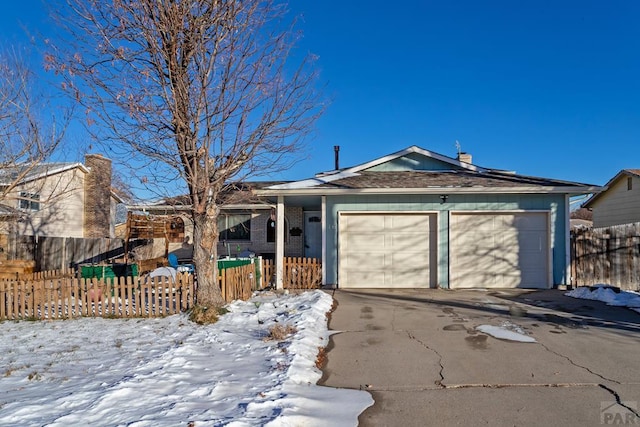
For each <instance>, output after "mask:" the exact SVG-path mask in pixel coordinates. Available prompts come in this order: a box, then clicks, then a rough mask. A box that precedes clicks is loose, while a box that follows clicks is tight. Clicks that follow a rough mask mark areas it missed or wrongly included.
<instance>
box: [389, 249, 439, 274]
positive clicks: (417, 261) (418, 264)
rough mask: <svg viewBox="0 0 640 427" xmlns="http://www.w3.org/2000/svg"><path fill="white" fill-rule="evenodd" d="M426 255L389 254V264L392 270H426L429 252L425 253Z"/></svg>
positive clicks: (428, 264) (428, 265) (427, 268)
mask: <svg viewBox="0 0 640 427" xmlns="http://www.w3.org/2000/svg"><path fill="white" fill-rule="evenodd" d="M425 255H426V257H424V256H421V257H417V256H405V255H404V254H391V256H390V257H389V258H390V259H391V263H392V264H391V265H392V266H393V270H394V271H395V270H400V271H423V272H424V271H428V270H429V267H430V263H429V253H428V252H427V253H425Z"/></svg>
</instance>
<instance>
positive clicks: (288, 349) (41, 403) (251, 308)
mask: <svg viewBox="0 0 640 427" xmlns="http://www.w3.org/2000/svg"><path fill="white" fill-rule="evenodd" d="M331 305H332V298H331V297H330V296H329V295H328V294H326V293H324V292H321V291H314V292H306V293H303V294H301V295H297V296H292V295H290V296H276V295H275V294H270V295H266V294H265V295H260V296H256V297H254V298H253V299H251V300H250V301H247V302H235V303H233V304H231V305H229V307H228V308H229V310H230V312H229V313H228V314H226V315H224V316H222V317H221V318H220V320H219V321H218V323H216V324H214V325H208V326H200V325H196V324H193V323H191V322H189V321H188V319H187V318H186V317H185V316H184V315H175V316H170V317H166V318H163V319H117V320H115V319H100V318H95V319H94V318H83V319H77V320H71V321H54V322H3V323H0V334H1V335H2V337H3V339H2V341H0V366H1V368H0V425H20V426H41V425H50V426H67V425H97V426H101V425H102V426H113V425H135V426H174V425H187V424H189V423H191V425H193V426H220V425H231V426H254V425H255V426H258V425H260V426H262V425H271V426H284V425H301V424H304V425H308V426H314V425H318V426H319V425H344V426H354V425H357V417H358V415H359V414H360V413H361V412H362V411H363V410H364V409H366V408H367V407H368V406H370V405H372V404H373V400H372V398H371V396H370V395H369V394H368V393H367V392H364V391H356V390H341V389H332V388H326V387H320V386H317V385H316V384H315V383H316V382H317V381H318V379H319V378H320V376H321V371H320V370H319V369H318V368H317V367H316V366H315V362H316V357H317V355H318V351H319V349H320V348H322V347H325V346H326V345H327V343H328V338H329V331H328V329H327V319H326V313H327V312H328V311H329V310H330V308H331ZM278 328H279V329H280V330H284V331H289V332H292V333H291V334H290V335H289V336H288V337H286V338H284V339H273V338H272V337H271V336H272V335H275V334H273V331H274V330H276V329H278Z"/></svg>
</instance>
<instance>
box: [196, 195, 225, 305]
mask: <svg viewBox="0 0 640 427" xmlns="http://www.w3.org/2000/svg"><path fill="white" fill-rule="evenodd" d="M218 210H219V209H218V207H217V206H216V205H215V204H211V206H208V207H207V209H206V212H205V213H198V212H194V213H193V242H194V246H193V263H194V264H195V268H196V274H197V282H198V288H197V291H196V303H197V304H198V305H199V306H202V307H222V306H223V305H224V304H225V301H224V300H223V298H222V292H221V290H220V287H219V286H218V263H217V259H218V249H217V244H218V222H217V219H218Z"/></svg>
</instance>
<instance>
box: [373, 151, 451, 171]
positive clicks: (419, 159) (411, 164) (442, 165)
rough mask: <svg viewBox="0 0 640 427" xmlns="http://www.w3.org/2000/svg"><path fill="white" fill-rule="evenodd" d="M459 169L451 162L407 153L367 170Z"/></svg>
mask: <svg viewBox="0 0 640 427" xmlns="http://www.w3.org/2000/svg"><path fill="white" fill-rule="evenodd" d="M452 169H461V168H460V167H457V166H454V165H452V164H451V163H446V162H443V161H441V160H437V159H433V158H431V157H425V156H423V155H421V154H418V153H411V154H407V155H406V156H402V157H398V158H397V159H393V160H390V161H388V162H385V163H382V164H380V165H377V166H374V167H372V168H369V169H367V170H369V171H375V172H398V171H412V170H423V171H440V170H452Z"/></svg>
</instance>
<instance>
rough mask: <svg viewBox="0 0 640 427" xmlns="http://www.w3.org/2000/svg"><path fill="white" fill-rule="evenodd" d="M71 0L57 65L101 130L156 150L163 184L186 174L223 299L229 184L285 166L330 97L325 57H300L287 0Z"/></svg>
mask: <svg viewBox="0 0 640 427" xmlns="http://www.w3.org/2000/svg"><path fill="white" fill-rule="evenodd" d="M68 1H69V3H70V5H71V7H72V9H73V11H74V12H75V13H73V14H65V18H64V19H61V21H64V24H65V28H66V29H67V30H68V31H69V33H70V34H71V36H72V37H71V38H70V39H69V41H68V42H65V48H64V49H60V48H56V47H54V46H51V51H50V52H51V54H50V55H48V56H47V58H46V60H47V61H48V64H49V67H50V68H51V69H53V70H55V71H56V72H58V73H60V75H62V76H64V78H65V79H66V85H67V89H68V90H69V91H70V92H71V93H72V94H73V95H74V96H75V98H76V99H77V100H78V102H80V103H81V104H82V105H84V106H85V107H86V110H87V123H88V124H89V125H91V126H89V128H90V129H92V130H93V132H94V134H95V137H96V138H98V139H99V140H102V141H103V142H107V143H109V144H111V146H112V147H119V148H121V149H123V150H127V153H128V155H129V156H135V154H138V153H139V154H142V155H143V156H145V158H146V159H147V161H148V162H149V164H148V165H149V166H151V167H148V168H146V169H145V177H146V178H147V179H148V180H149V182H153V183H154V184H155V185H160V186H162V185H168V184H169V183H170V182H171V181H172V180H174V179H175V177H176V176H179V177H180V178H181V179H182V180H183V182H184V183H185V186H186V188H187V189H188V193H189V195H190V199H191V200H190V201H191V205H192V216H193V222H194V235H193V241H194V256H193V261H194V264H195V266H196V270H197V273H198V293H197V298H198V303H199V304H200V305H203V306H220V305H222V304H223V300H222V296H221V293H220V289H219V287H218V286H217V263H216V259H217V253H216V252H217V250H216V243H217V240H218V232H219V230H218V227H217V217H218V213H219V209H220V195H221V194H223V192H224V190H225V188H226V187H227V186H228V185H229V184H230V183H231V182H232V181H237V180H239V179H242V178H245V177H246V176H248V175H251V174H255V173H261V174H264V173H265V172H267V171H269V170H274V169H277V168H281V167H282V165H283V163H282V161H283V160H286V159H287V158H288V156H289V155H290V154H291V153H292V152H294V151H295V150H296V149H297V148H298V147H299V145H300V143H301V141H302V138H303V137H304V136H305V134H307V133H308V130H309V129H310V127H311V126H312V125H313V123H314V121H315V119H316V118H317V116H318V115H319V113H320V110H321V109H322V108H321V103H320V102H319V98H318V95H317V93H316V92H315V91H314V83H315V77H316V76H315V73H313V72H312V70H311V68H310V65H311V63H312V61H313V58H312V57H311V56H305V58H304V59H301V60H300V63H299V64H297V65H295V66H292V65H291V64H290V62H291V61H289V60H288V58H289V57H290V56H291V55H290V54H291V51H292V49H293V47H294V44H295V39H296V37H297V34H296V33H295V31H294V26H293V24H294V23H295V22H293V23H288V24H286V25H285V26H284V27H283V23H284V22H285V21H286V19H287V14H286V12H287V11H286V9H285V5H284V4H281V3H279V2H278V0H263V1H259V0H111V1H105V0H68ZM70 17H71V18H70ZM94 123H95V126H93V124H94ZM132 158H135V157H132ZM167 167H168V169H170V170H172V171H173V172H174V173H173V174H169V173H168V172H167ZM154 171H156V172H155V173H154Z"/></svg>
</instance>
